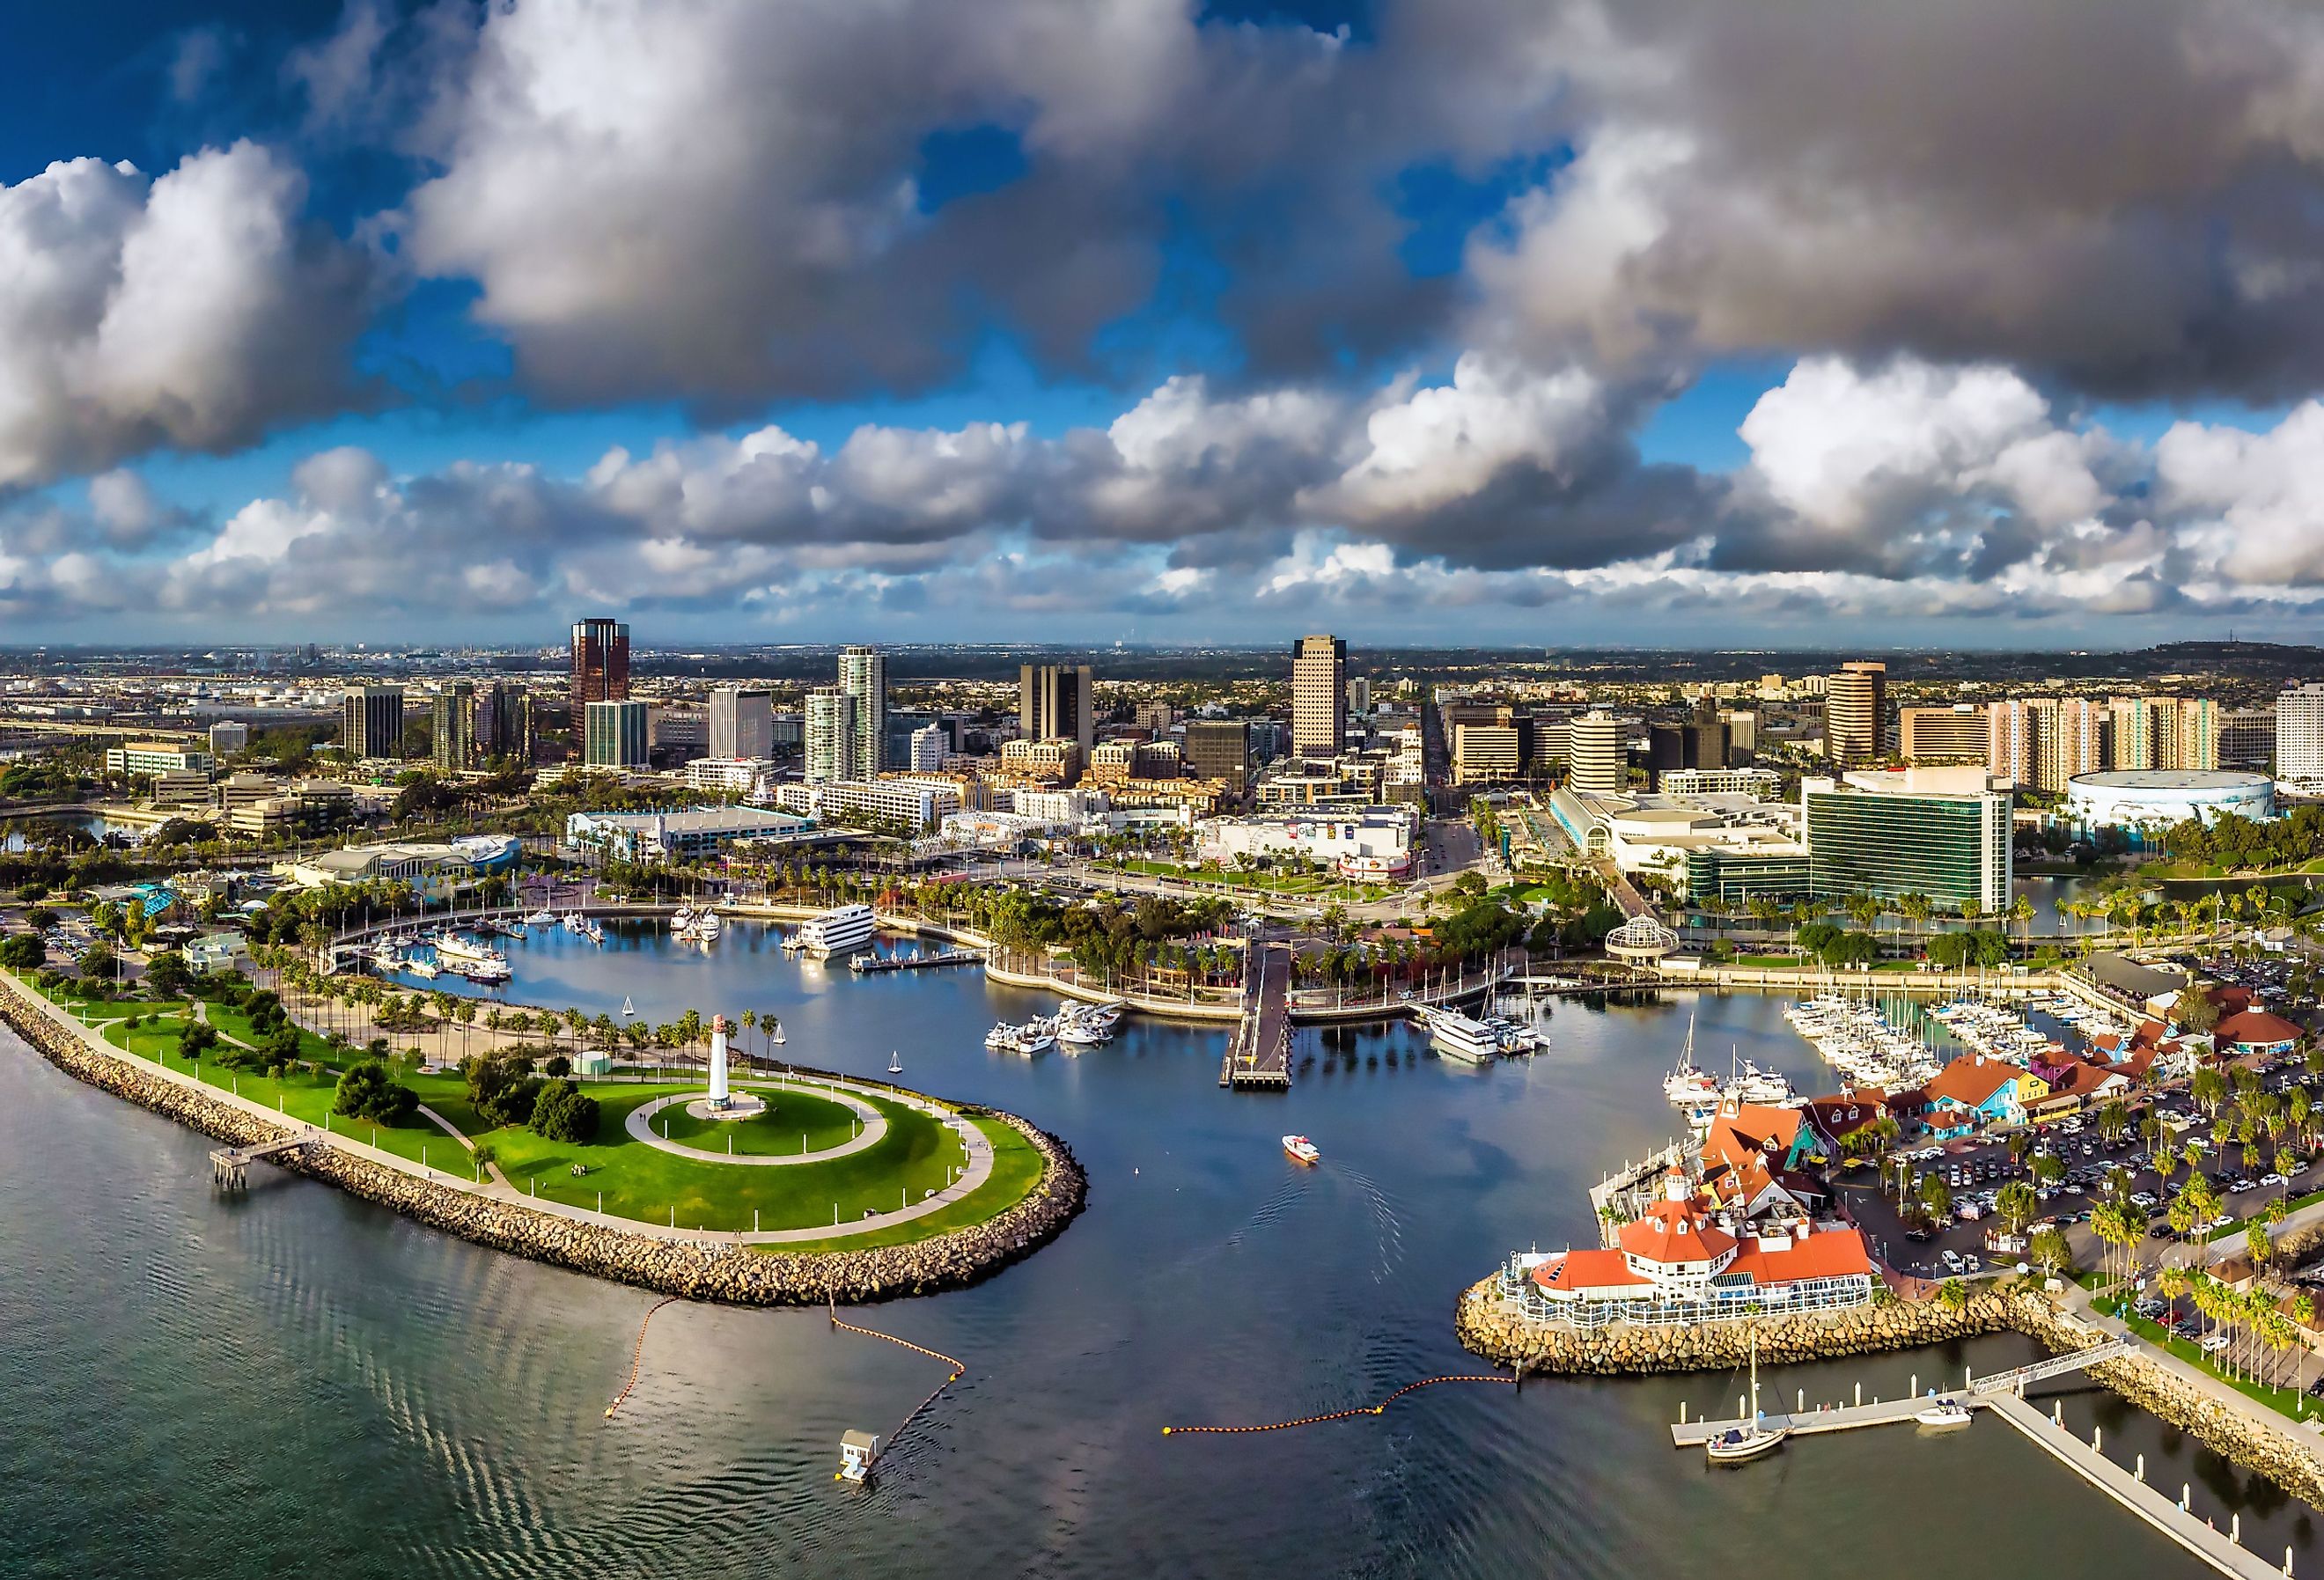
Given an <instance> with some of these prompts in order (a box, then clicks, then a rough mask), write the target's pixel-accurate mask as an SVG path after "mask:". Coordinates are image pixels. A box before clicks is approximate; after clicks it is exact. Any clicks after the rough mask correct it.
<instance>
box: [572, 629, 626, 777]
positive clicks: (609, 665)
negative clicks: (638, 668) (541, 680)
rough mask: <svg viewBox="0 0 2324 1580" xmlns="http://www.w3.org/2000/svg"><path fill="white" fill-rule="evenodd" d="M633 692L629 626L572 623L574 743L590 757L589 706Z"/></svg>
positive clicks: (586, 756) (624, 697) (582, 752)
mask: <svg viewBox="0 0 2324 1580" xmlns="http://www.w3.org/2000/svg"><path fill="white" fill-rule="evenodd" d="M629 695H630V628H629V626H628V625H627V624H625V623H623V622H622V621H619V620H580V621H576V622H575V623H574V626H573V744H574V747H575V749H576V751H578V752H580V753H581V754H582V758H583V760H584V761H585V762H586V760H587V758H588V744H589V743H588V728H589V725H588V720H589V705H590V704H591V703H593V702H620V701H622V700H624V699H626V698H628V696H629Z"/></svg>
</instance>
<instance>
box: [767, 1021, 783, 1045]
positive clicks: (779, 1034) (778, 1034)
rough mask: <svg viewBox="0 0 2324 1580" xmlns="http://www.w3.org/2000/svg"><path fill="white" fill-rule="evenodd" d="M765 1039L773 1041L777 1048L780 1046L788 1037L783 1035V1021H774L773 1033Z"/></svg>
mask: <svg viewBox="0 0 2324 1580" xmlns="http://www.w3.org/2000/svg"><path fill="white" fill-rule="evenodd" d="M767 1040H768V1041H770V1042H771V1043H773V1044H774V1045H775V1046H776V1047H777V1048H780V1047H781V1046H782V1045H783V1044H784V1043H785V1042H786V1041H788V1039H787V1038H786V1037H784V1035H783V1023H782V1022H781V1021H776V1022H775V1034H774V1035H773V1036H772V1037H770V1038H768V1039H767Z"/></svg>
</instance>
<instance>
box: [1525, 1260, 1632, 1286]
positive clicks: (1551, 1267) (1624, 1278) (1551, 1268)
mask: <svg viewBox="0 0 2324 1580" xmlns="http://www.w3.org/2000/svg"><path fill="white" fill-rule="evenodd" d="M1533 1281H1534V1282H1535V1283H1536V1284H1539V1285H1540V1286H1541V1287H1542V1288H1543V1289H1619V1288H1621V1287H1622V1286H1624V1285H1627V1284H1645V1283H1646V1282H1647V1281H1648V1280H1646V1279H1644V1278H1642V1277H1640V1276H1639V1275H1638V1274H1637V1273H1634V1272H1632V1271H1631V1270H1630V1264H1629V1263H1628V1262H1626V1261H1623V1260H1622V1253H1621V1252H1618V1251H1569V1252H1566V1253H1565V1254H1564V1255H1563V1256H1560V1257H1554V1258H1552V1259H1551V1260H1550V1261H1545V1262H1543V1263H1542V1264H1541V1265H1540V1266H1539V1267H1537V1268H1535V1269H1534V1270H1533Z"/></svg>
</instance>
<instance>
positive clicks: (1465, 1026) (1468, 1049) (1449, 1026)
mask: <svg viewBox="0 0 2324 1580" xmlns="http://www.w3.org/2000/svg"><path fill="white" fill-rule="evenodd" d="M1421 1024H1422V1025H1424V1026H1425V1027H1426V1028H1427V1029H1428V1039H1429V1040H1430V1041H1431V1042H1433V1043H1434V1044H1435V1045H1436V1050H1437V1051H1438V1052H1439V1053H1442V1054H1444V1055H1446V1056H1447V1057H1449V1058H1457V1059H1462V1060H1464V1061H1465V1062H1467V1063H1469V1064H1489V1063H1491V1062H1492V1061H1493V1059H1494V1058H1497V1057H1499V1054H1500V1051H1501V1039H1500V1036H1499V1033H1498V1032H1496V1031H1495V1030H1493V1028H1492V1027H1490V1026H1488V1025H1486V1024H1485V1023H1484V1022H1483V1021H1472V1020H1471V1019H1470V1018H1469V1017H1468V1016H1466V1015H1464V1014H1462V1013H1461V1012H1459V1011H1458V1010H1429V1011H1426V1012H1425V1019H1424V1020H1423V1021H1421Z"/></svg>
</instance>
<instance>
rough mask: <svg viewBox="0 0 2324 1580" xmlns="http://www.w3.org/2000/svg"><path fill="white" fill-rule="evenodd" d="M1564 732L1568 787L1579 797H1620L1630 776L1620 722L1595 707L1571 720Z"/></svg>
mask: <svg viewBox="0 0 2324 1580" xmlns="http://www.w3.org/2000/svg"><path fill="white" fill-rule="evenodd" d="M1565 732H1566V736H1565V783H1566V786H1567V788H1568V789H1570V790H1573V791H1574V792H1575V793H1576V794H1578V795H1585V796H1618V795H1620V794H1621V793H1622V787H1623V785H1624V784H1625V783H1626V782H1627V781H1628V777H1629V775H1628V766H1629V765H1628V753H1626V752H1625V751H1624V749H1623V744H1622V726H1621V725H1620V723H1619V722H1618V720H1617V719H1616V718H1615V717H1614V716H1613V715H1612V714H1610V713H1606V712H1602V711H1600V710H1599V709H1596V708H1592V709H1591V711H1590V712H1588V713H1584V714H1577V715H1575V716H1573V717H1572V718H1570V719H1568V720H1567V721H1566V724H1565Z"/></svg>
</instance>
